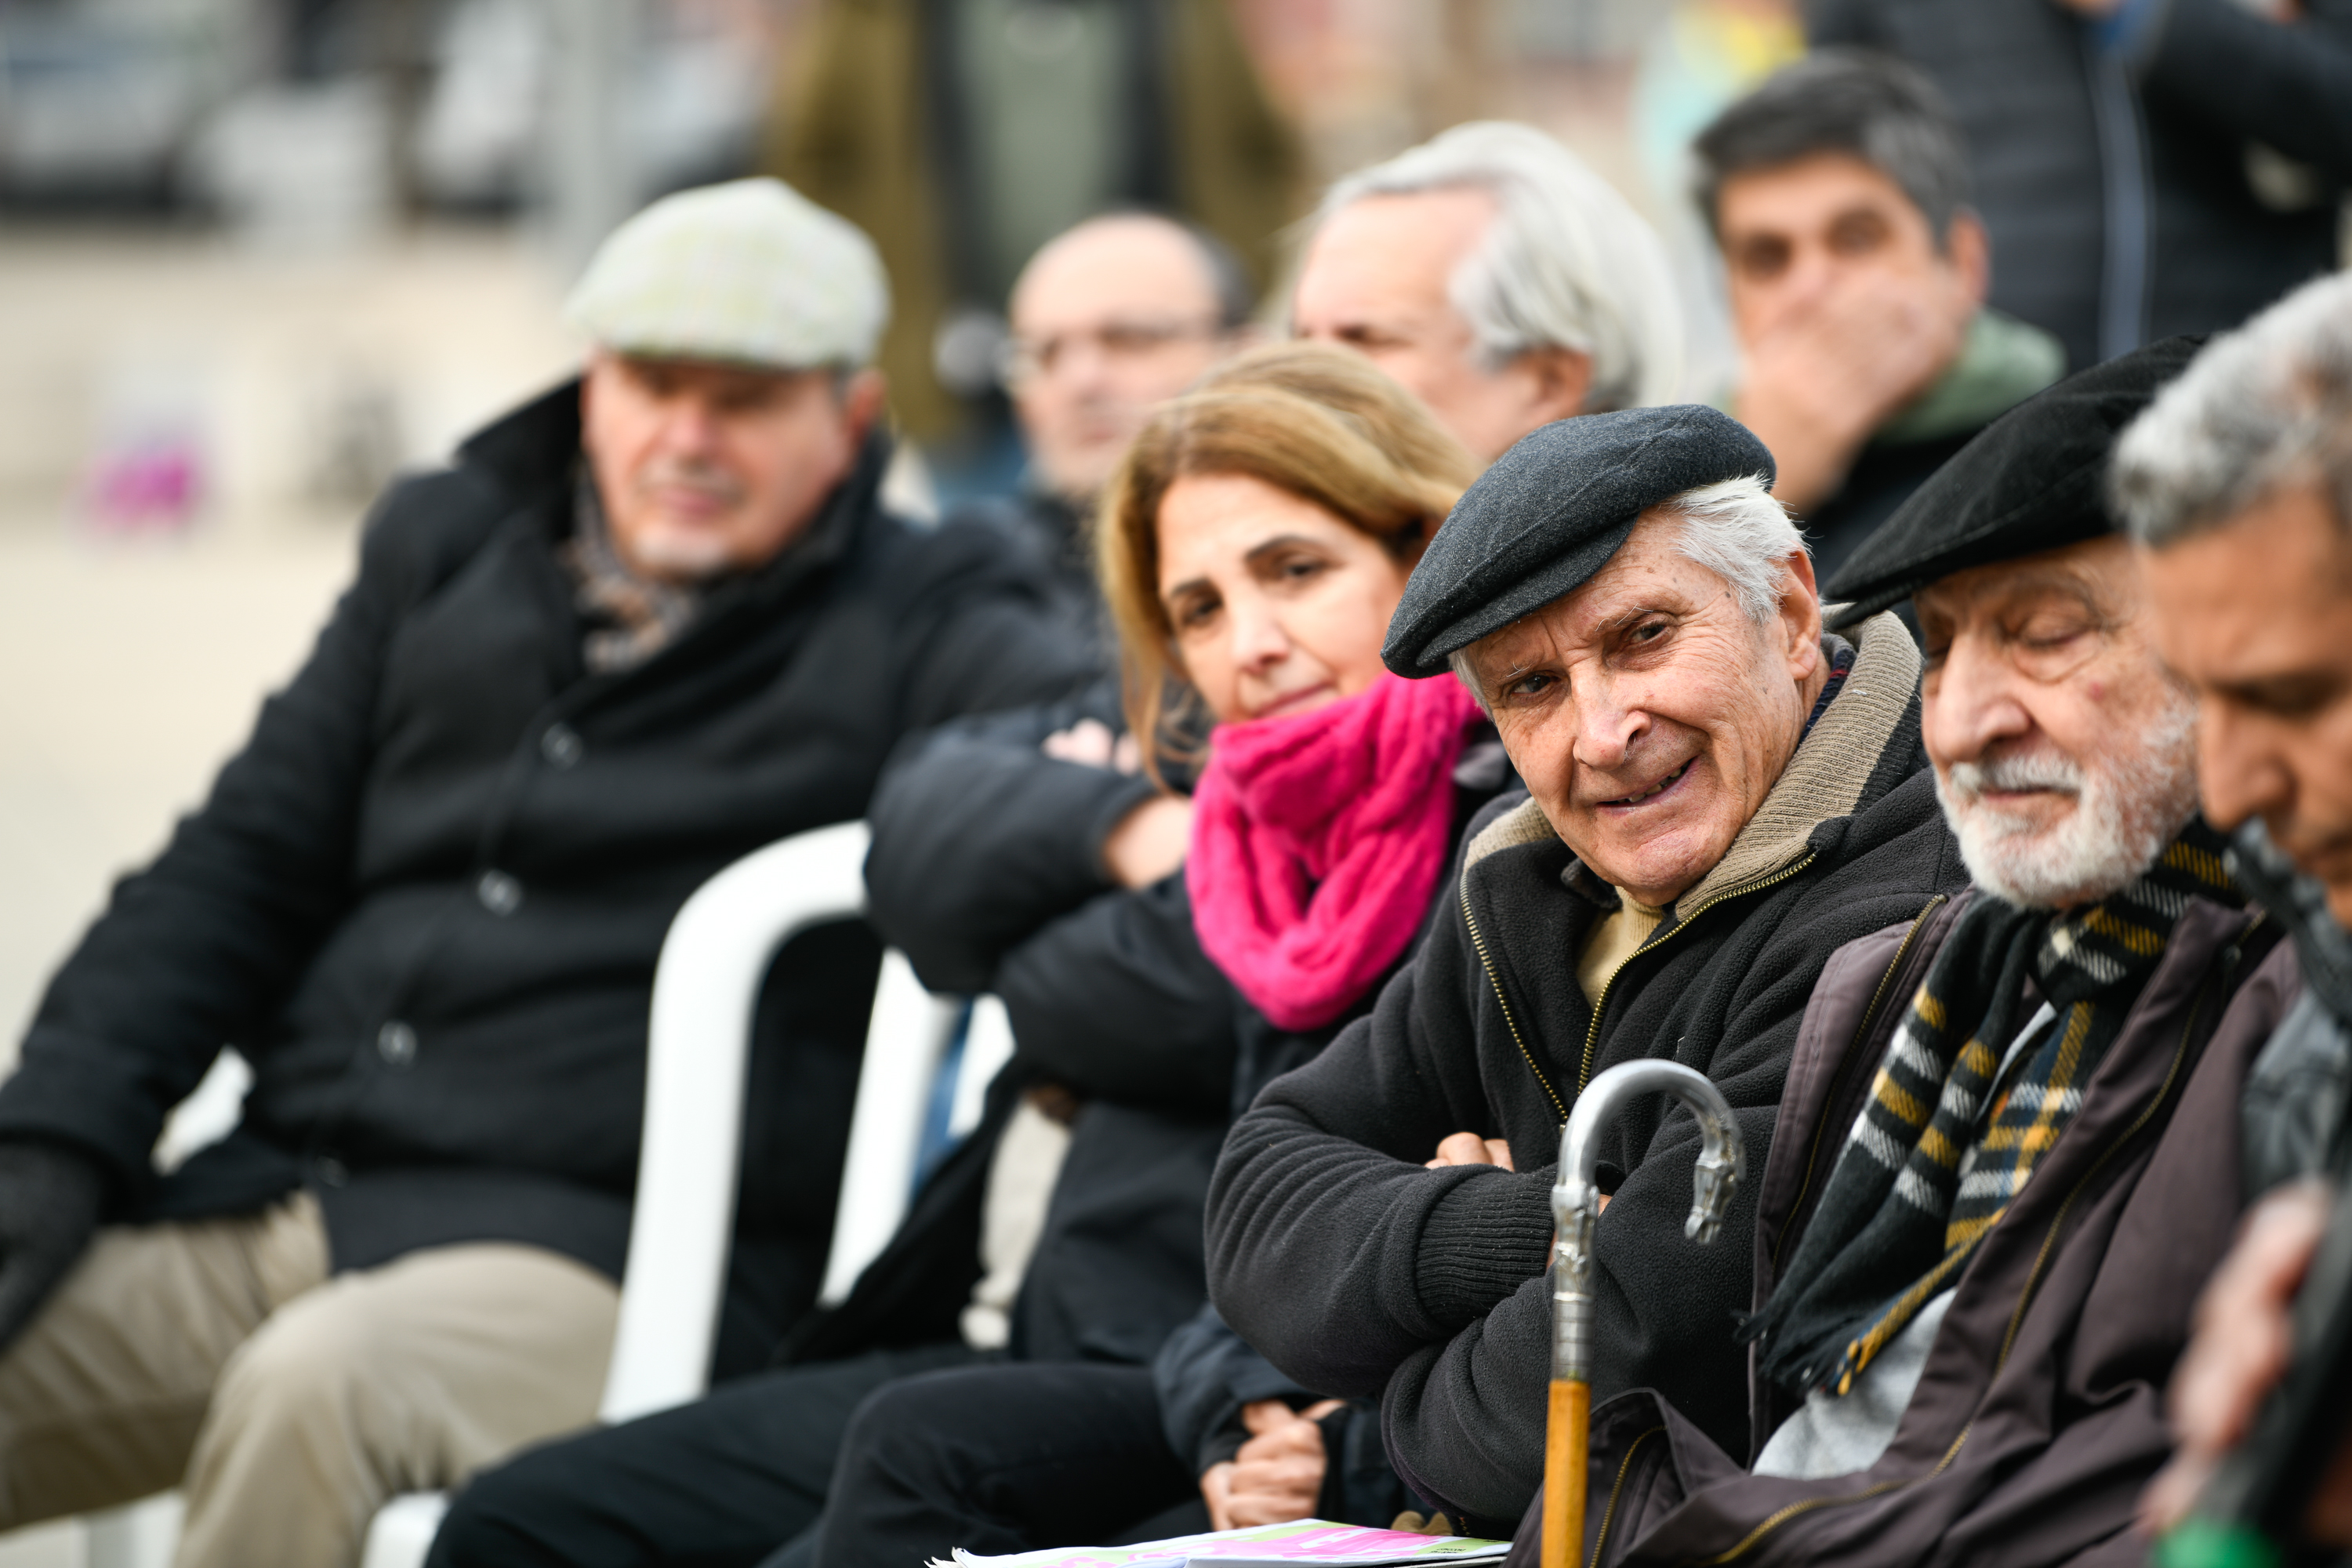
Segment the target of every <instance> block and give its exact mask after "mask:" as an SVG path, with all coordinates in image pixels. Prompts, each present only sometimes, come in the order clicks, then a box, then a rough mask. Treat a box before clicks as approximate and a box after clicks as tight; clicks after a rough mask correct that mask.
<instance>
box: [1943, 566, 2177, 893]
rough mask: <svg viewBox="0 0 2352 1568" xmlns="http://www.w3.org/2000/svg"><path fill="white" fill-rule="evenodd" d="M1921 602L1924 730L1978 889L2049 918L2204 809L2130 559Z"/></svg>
mask: <svg viewBox="0 0 2352 1568" xmlns="http://www.w3.org/2000/svg"><path fill="white" fill-rule="evenodd" d="M1914 603H1915V604H1916V606H1917V608H1918V612H1919V628H1920V631H1921V633H1922V635H1923V637H1924V638H1925V640H1926V642H1927V675H1926V677H1925V679H1924V680H1923V683H1922V686H1921V692H1920V728H1921V731H1922V732H1923V734H1924V735H1925V738H1926V740H1927V756H1928V759H1929V761H1931V762H1932V763H1935V766H1936V791H1937V795H1938V797H1939V798H1941V800H1942V801H1943V803H1944V814H1945V816H1946V817H1947V818H1948V820H1949V821H1950V823H1951V825H1952V830H1953V832H1954V833H1956V834H1957V835H1958V837H1959V840H1960V854H1961V858H1963V859H1964V860H1966V861H1967V863H1968V868H1969V875H1970V876H1972V877H1973V878H1975V879H1976V880H1977V883H1978V885H1979V886H1980V887H1983V888H1985V889H1988V890H1989V891H1990V892H1993V893H1996V894H1998V895H2000V897H2001V898H2003V899H2006V900H2009V901H2010V902H2011V903H2012V904H2018V905H2021V906H2029V907H2042V908H2052V909H2066V908H2071V907H2073V906H2074V905H2077V904H2083V903H2088V902H2091V901H2093V900H2097V899H2101V898H2104V897H2105V896H2106V895H2107V894H2109V893H2111V892H2114V891H2115V890H2116V889H2118V888H2120V887H2122V886H2123V885H2124V884H2125V883H2126V882H2128V881H2130V880H2131V879H2133V878H2134V877H2137V876H2138V875H2139V874H2140V872H2141V871H2143V870H2145V869H2146V868H2147V867H2148V865H2149V864H2150V863H2152V862H2153V861H2154V860H2155V858H2156V857H2157V855H2158V852H2159V851H2160V850H2162V849H2163V847H2165V845H2166V844H2168V842H2170V841H2171V839H2172V837H2173V836H2174V835H2175V834H2177V833H2179V831H2180V828H2181V826H2182V825H2183V824H2185V823H2186V822H2187V821H2188V820H2189V816H2191V815H2192V814H2194V813H2195V811H2196V809H2197V769H2196V733H2195V731H2196V722H2195V721H2196V710H2195V708H2194V707H2193V705H2192V704H2191V703H2190V701H2189V698H2188V695H2187V694H2186V693H2185V692H2183V691H2182V690H2181V689H2179V686H2178V685H2177V684H2176V683H2175V682H2174V681H2173V680H2172V679H2171V678H2170V677H2169V676H2168V675H2167V674H2166V673H2165V670H2164V667H2163V665H2162V664H2161V663H2160V662H2159V661H2158V658H2157V654H2156V649H2155V647H2154V645H2153V643H2152V642H2151V641H2150V639H2149V631H2150V624H2149V615H2148V607H2147V595H2146V593H2145V590H2144V588H2143V586H2142V584H2141V582H2140V578H2139V573H2138V570H2137V566H2136V565H2135V563H2133V561H2132V558H2131V552H2130V548H2129V546H2127V545H2126V543H2125V542H2123V541H2122V540H2120V539H2100V540H2093V541H2091V542H2088V543H2084V544H2074V545H2068V546H2067V547H2065V548H2064V549H2061V550H2050V551H2044V552H2042V553H2041V554H2039V555H2029V556H2027V557H2025V558H2024V559H2023V560H2021V561H2007V562H2001V563H1998V564H1995V565H1991V566H1979V567H1976V568H1973V569H1971V570H1969V571H1967V572H1959V573H1955V574H1953V575H1951V576H1949V577H1947V578H1944V579H1943V580H1942V581H1940V582H1938V583H1936V584H1933V585H1932V586H1929V587H1927V588H1924V589H1922V590H1920V592H1919V594H1918V595H1916V598H1915V600H1914Z"/></svg>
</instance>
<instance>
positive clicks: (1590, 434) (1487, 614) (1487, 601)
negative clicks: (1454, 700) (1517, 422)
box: [1381, 403, 1773, 679]
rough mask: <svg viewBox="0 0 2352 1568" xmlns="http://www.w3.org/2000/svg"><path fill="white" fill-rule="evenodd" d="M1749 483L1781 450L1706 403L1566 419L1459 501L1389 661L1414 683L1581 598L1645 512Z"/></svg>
mask: <svg viewBox="0 0 2352 1568" xmlns="http://www.w3.org/2000/svg"><path fill="white" fill-rule="evenodd" d="M1750 474H1755V475H1758V476H1759V477H1761V478H1762V479H1763V481H1764V482H1765V483H1766V484H1767V485H1769V484H1770V483H1771V482H1772V476H1773V468H1772V454H1771V453H1769V452H1768V451H1766V450H1765V449H1764V443H1763V442H1761V441H1759V440H1758V439H1757V438H1756V437H1754V436H1753V435H1751V434H1750V433H1749V432H1748V427H1747V426H1744V425H1742V424H1740V423H1739V422H1738V420H1736V419H1734V418H1732V417H1731V416H1729V415H1727V414H1721V413H1718V412H1717V411H1716V410H1715V409H1712V408H1708V407H1706V406H1704V405H1699V404H1695V403H1685V404H1677V405H1674V406H1673V407H1669V408H1629V409H1626V410H1624V411H1623V412H1622V413H1617V414H1586V415H1582V416H1578V417H1577V418H1574V419H1561V420H1559V421H1556V422H1555V423H1553V424H1549V425H1546V426H1543V427H1542V428H1541V429H1538V430H1537V431H1535V432H1533V433H1532V434H1530V435H1528V437H1526V438H1524V439H1523V440H1521V441H1520V442H1519V444H1518V445H1517V446H1516V447H1512V448H1511V449H1510V450H1509V451H1507V452H1506V453H1504V454H1503V455H1502V457H1501V458H1497V459H1496V463H1495V466H1494V467H1493V468H1488V469H1487V470H1486V473H1485V474H1484V475H1483V476H1482V477H1481V478H1480V479H1479V480H1478V482H1477V483H1476V484H1475V485H1472V486H1471V487H1470V489H1468V490H1467V491H1466V492H1465V494H1464V495H1463V497H1462V499H1461V500H1459V501H1458V502H1456V503H1455V504H1454V511H1453V514H1452V515H1451V516H1449V517H1448V518H1446V520H1445V526H1444V527H1443V528H1441V529H1439V530H1438V531H1437V537H1436V538H1435V539H1433V540H1432V541H1430V545H1429V550H1428V552H1427V553H1425V554H1423V556H1422V558H1421V564H1420V565H1418V566H1415V567H1414V568H1413V569H1412V581H1410V582H1408V583H1407V584H1405V586H1404V597H1403V599H1402V600H1401V601H1400V602H1399V603H1398V605H1397V609H1396V614H1395V615H1394V616H1391V618H1390V620H1389V637H1388V641H1387V643H1386V644H1384V645H1383V646H1382V647H1381V660H1382V662H1384V663H1385V664H1387V666H1388V667H1389V668H1391V669H1392V670H1394V671H1396V672H1397V673H1398V674H1399V675H1403V676H1410V677H1412V678H1414V679H1421V678H1423V677H1426V676H1432V675H1443V674H1444V673H1445V670H1446V658H1447V656H1448V655H1450V654H1452V653H1454V652H1455V651H1456V650H1458V649H1461V648H1465V647H1469V646H1470V645H1471V644H1472V643H1474V642H1476V641H1477V640H1478V639H1479V638H1480V637H1485V636H1486V634H1487V633H1488V632H1491V631H1494V630H1496V629H1497V628H1498V627H1502V626H1509V625H1510V624H1511V623H1512V622H1513V621H1516V620H1517V619H1518V618H1519V617H1520V616H1524V615H1526V614H1528V612H1529V611H1530V610H1538V609H1541V608H1542V607H1543V606H1544V605H1549V604H1550V603H1551V602H1552V601H1553V600H1554V599H1557V598H1559V597H1560V596H1561V595H1565V594H1568V593H1570V592H1572V591H1573V590H1574V589H1576V588H1577V587H1579V586H1580V585H1581V584H1583V583H1585V582H1586V581H1587V580H1588V579H1590V578H1591V576H1592V574H1594V573H1596V572H1598V571H1600V570H1601V567H1603V566H1605V565H1607V564H1608V563H1609V558H1610V557H1611V556H1612V555H1614V554H1616V553H1617V547H1618V546H1619V545H1621V544H1622V543H1624V542H1625V536H1626V535H1627V534H1629V533H1631V532H1633V524H1634V522H1635V521H1638V520H1639V519H1640V517H1641V515H1642V513H1643V510H1645V509H1646V508H1649V507H1653V506H1655V505H1657V504H1658V503H1659V502H1660V501H1662V500H1667V499H1668V498H1670V497H1673V496H1677V495H1680V494H1681V493H1682V492H1683V491H1685V490H1688V489H1697V488H1698V487H1699V486H1701V485H1711V484H1717V483H1719V482H1720V481H1722V480H1725V479H1744V478H1746V477H1747V476H1748V475H1750Z"/></svg>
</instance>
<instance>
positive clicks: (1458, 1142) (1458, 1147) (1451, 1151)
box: [1422, 1132, 1518, 1171]
mask: <svg viewBox="0 0 2352 1568" xmlns="http://www.w3.org/2000/svg"><path fill="white" fill-rule="evenodd" d="M1422 1164H1423V1166H1424V1167H1425V1168H1426V1169H1429V1170H1432V1171H1437V1170H1443V1169H1444V1167H1446V1166H1448V1165H1500V1166H1501V1167H1503V1169H1505V1170H1506V1171H1516V1170H1517V1169H1518V1167H1517V1166H1516V1165H1514V1164H1512V1163H1511V1145H1510V1144H1509V1143H1508V1142H1507V1141H1505V1140H1503V1139H1500V1138H1481V1137H1479V1136H1478V1134H1476V1133H1475V1132H1456V1133H1454V1135H1453V1136H1452V1137H1450V1138H1448V1139H1446V1140H1445V1142H1443V1143H1440V1144H1439V1145H1438V1146H1437V1158H1436V1159H1434V1160H1424V1161H1423V1162H1422Z"/></svg>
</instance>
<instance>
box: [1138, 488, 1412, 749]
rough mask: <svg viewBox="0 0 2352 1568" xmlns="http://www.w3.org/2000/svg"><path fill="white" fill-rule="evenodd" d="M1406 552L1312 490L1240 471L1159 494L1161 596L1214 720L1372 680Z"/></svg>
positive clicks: (1407, 570)
mask: <svg viewBox="0 0 2352 1568" xmlns="http://www.w3.org/2000/svg"><path fill="white" fill-rule="evenodd" d="M1411 574H1412V562H1411V561H1410V560H1405V561H1400V560H1398V559H1397V558H1396V557H1395V556H1394V555H1391V553H1390V552H1389V551H1388V549H1387V548H1386V547H1385V546H1384V545H1383V544H1382V543H1381V542H1380V541H1379V540H1377V539H1374V538H1373V537H1372V536H1371V535H1370V534H1368V533H1365V532H1363V531H1360V530H1359V529H1357V528H1354V527H1352V526H1351V525H1349V523H1347V522H1345V521H1341V520H1340V519H1339V517H1337V516H1335V515H1333V514H1332V513H1331V512H1328V511H1327V510H1324V509H1323V508H1322V507H1319V506H1318V505H1316V504H1315V503H1314V502H1313V501H1310V500H1304V499H1302V498H1300V497H1298V496H1295V495H1293V494H1291V493H1290V492H1289V491H1288V490H1284V489H1276V488H1275V487H1274V486H1272V485H1269V484H1266V483H1265V482H1264V481H1263V480H1259V479H1250V478H1247V477H1245V476H1244V475H1240V474H1205V475H1191V476H1187V477H1186V478H1183V479H1178V480H1177V481H1176V482H1175V483H1174V484H1172V485H1171V486H1169V487H1168V494H1167V496H1166V497H1165V498H1164V499H1163V500H1161V501H1160V604H1161V605H1162V606H1163V607H1164V608H1165V609H1166V611H1167V613H1168V624H1169V625H1170V626H1172V627H1173V628H1174V629H1175V637H1176V657H1177V658H1178V659H1179V661H1180V662H1181V664H1182V665H1183V667H1184V675H1185V679H1188V680H1190V681H1191V682H1192V685H1193V687H1194V689H1197V690H1198V691H1199V692H1200V693H1201V696H1202V700H1204V701H1205V702H1206V703H1207V704H1208V708H1209V712H1210V714H1211V716H1212V717H1213V718H1214V719H1215V720H1216V721H1217V722H1218V723H1220V724H1230V723H1234V722H1237V721H1243V720H1248V719H1271V718H1277V717H1287V716H1290V715H1293V714H1298V713H1307V712H1311V711H1313V710H1315V709H1318V708H1320V707H1322V706H1323V705H1324V704H1325V703H1327V702H1336V701H1338V700H1339V699H1340V698H1343V697H1353V696H1355V695H1356V694H1357V693H1358V692H1360V691H1362V690H1364V689H1367V688H1369V687H1370V685H1371V684H1372V683H1373V682H1374V681H1376V680H1378V679H1380V678H1381V674H1382V673H1383V671H1384V669H1385V668H1386V667H1384V666H1383V665H1382V664H1381V638H1382V637H1386V636H1387V635H1388V628H1389V617H1390V616H1391V615H1393V614H1395V613H1396V606H1397V601H1398V600H1399V599H1400V598H1402V597H1403V596H1404V584H1405V579H1406V578H1407V577H1408V576H1410V575H1411Z"/></svg>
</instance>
